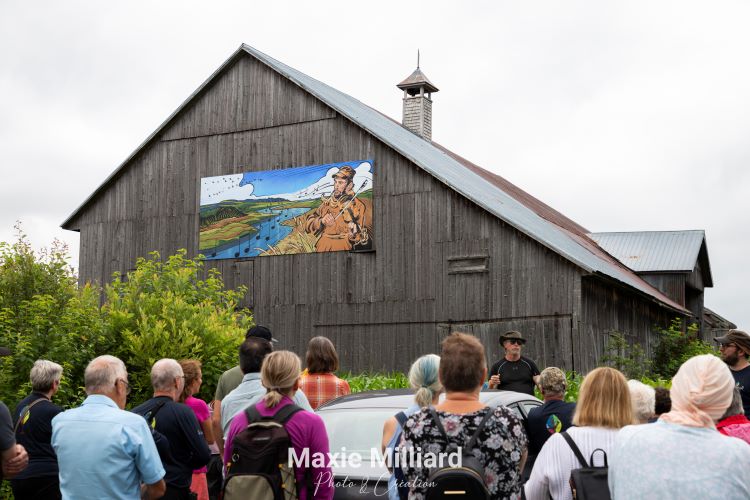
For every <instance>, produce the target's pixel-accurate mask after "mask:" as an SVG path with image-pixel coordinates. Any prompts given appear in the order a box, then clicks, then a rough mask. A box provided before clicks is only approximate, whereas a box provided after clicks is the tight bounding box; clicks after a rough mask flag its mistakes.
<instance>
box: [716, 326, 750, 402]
mask: <svg viewBox="0 0 750 500" xmlns="http://www.w3.org/2000/svg"><path fill="white" fill-rule="evenodd" d="M714 340H715V341H716V342H718V344H719V351H720V352H721V359H722V360H723V361H724V362H725V363H726V364H727V365H729V371H731V372H732V376H733V377H734V381H735V383H736V384H737V387H738V388H739V389H740V395H741V396H742V407H743V408H744V410H745V415H750V362H748V360H747V357H748V355H750V335H748V334H747V333H745V332H743V331H740V330H729V331H728V332H727V334H726V335H724V336H722V337H714Z"/></svg>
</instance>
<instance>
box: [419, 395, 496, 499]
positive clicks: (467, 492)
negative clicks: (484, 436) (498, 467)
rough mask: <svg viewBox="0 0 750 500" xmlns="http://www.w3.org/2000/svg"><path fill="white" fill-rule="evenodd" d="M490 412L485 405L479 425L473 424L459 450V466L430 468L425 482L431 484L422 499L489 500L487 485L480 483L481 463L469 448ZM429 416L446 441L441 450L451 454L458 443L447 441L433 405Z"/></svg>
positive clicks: (482, 481)
mask: <svg viewBox="0 0 750 500" xmlns="http://www.w3.org/2000/svg"><path fill="white" fill-rule="evenodd" d="M492 413H493V410H492V408H488V409H487V413H486V414H485V415H484V418H483V419H482V422H481V423H480V424H479V427H477V430H476V432H474V435H473V436H471V439H469V442H468V443H466V446H464V447H463V448H462V449H461V466H460V467H451V466H449V465H445V466H443V467H436V468H433V469H431V470H430V475H429V477H428V479H427V483H428V484H431V486H430V487H429V488H428V489H427V496H426V497H425V498H426V500H438V499H444V498H447V499H458V498H468V499H471V500H481V499H487V500H489V498H490V492H489V490H488V489H487V485H485V484H484V466H483V465H482V464H481V462H480V461H479V460H477V458H476V457H475V456H474V455H473V454H472V453H471V450H473V449H474V446H475V445H476V443H477V438H478V437H479V434H480V433H481V432H482V431H483V430H484V426H485V424H486V423H487V420H488V419H489V417H490V415H491V414H492ZM430 415H432V418H433V420H435V423H436V424H437V428H438V430H439V431H440V434H441V435H442V436H443V439H445V441H446V442H447V443H448V446H446V448H445V450H444V451H445V452H446V453H455V452H456V451H457V450H458V446H457V445H456V444H455V443H451V442H450V440H448V435H447V434H446V433H445V428H444V427H443V424H442V422H440V417H438V414H437V412H435V409H434V408H430Z"/></svg>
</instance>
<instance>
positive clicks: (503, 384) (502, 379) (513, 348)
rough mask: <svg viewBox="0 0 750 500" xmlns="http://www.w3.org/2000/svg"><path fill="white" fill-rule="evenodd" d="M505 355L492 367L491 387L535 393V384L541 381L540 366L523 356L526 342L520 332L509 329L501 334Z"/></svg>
mask: <svg viewBox="0 0 750 500" xmlns="http://www.w3.org/2000/svg"><path fill="white" fill-rule="evenodd" d="M500 343H501V344H502V346H503V349H505V357H504V358H503V359H501V360H500V361H498V362H497V363H495V364H494V365H492V368H491V369H490V372H489V373H490V380H489V387H490V389H501V390H504V391H516V392H523V393H526V394H529V395H531V396H533V395H534V385H536V384H538V383H539V368H537V366H536V364H535V363H534V362H533V361H531V360H530V359H529V358H527V357H524V356H521V348H522V346H523V345H524V344H525V343H526V339H525V338H523V336H522V335H521V333H520V332H516V331H513V330H511V331H509V332H505V333H504V334H502V335H501V336H500Z"/></svg>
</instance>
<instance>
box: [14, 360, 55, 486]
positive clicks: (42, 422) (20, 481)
mask: <svg viewBox="0 0 750 500" xmlns="http://www.w3.org/2000/svg"><path fill="white" fill-rule="evenodd" d="M62 372H63V367H62V366H60V365H59V364H57V363H53V362H52V361H47V360H45V359H39V360H37V361H36V362H34V366H32V367H31V373H30V374H29V378H30V379H31V390H32V393H31V394H29V395H28V396H26V397H25V398H24V399H22V400H21V402H20V403H18V405H17V406H16V409H15V411H14V412H13V421H14V422H16V440H17V441H18V443H19V444H22V445H23V446H24V447H25V448H26V451H28V453H29V466H28V467H26V469H25V470H24V471H23V472H21V473H20V474H18V475H17V476H16V477H15V478H13V480H12V481H11V485H12V486H13V496H14V497H15V498H16V500H24V499H27V498H28V499H37V498H45V499H50V500H53V499H57V498H62V495H61V493H60V479H59V477H58V473H59V470H58V467H57V455H56V454H55V450H54V449H53V448H52V444H51V440H52V419H53V418H55V416H56V415H57V414H58V413H60V412H62V411H63V410H62V408H60V407H59V406H57V405H56V404H53V403H52V401H51V400H52V397H53V396H54V395H55V394H56V393H57V391H58V389H59V388H60V380H61V379H62Z"/></svg>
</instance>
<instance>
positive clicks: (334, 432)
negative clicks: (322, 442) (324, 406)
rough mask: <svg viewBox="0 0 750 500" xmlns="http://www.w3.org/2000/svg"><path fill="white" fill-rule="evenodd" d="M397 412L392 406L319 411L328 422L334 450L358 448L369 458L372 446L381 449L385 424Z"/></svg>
mask: <svg viewBox="0 0 750 500" xmlns="http://www.w3.org/2000/svg"><path fill="white" fill-rule="evenodd" d="M396 413H398V410H397V409H393V408H385V409H380V408H378V409H373V408H358V409H356V410H354V409H352V410H331V411H321V412H320V413H318V415H319V416H320V418H322V419H323V422H324V423H325V424H326V430H327V431H328V442H329V445H330V448H331V453H340V452H342V451H346V453H355V452H356V453H359V454H361V455H362V457H363V459H368V458H369V457H370V453H371V450H372V449H373V448H375V449H376V450H378V452H380V441H381V439H382V436H383V424H384V423H385V421H386V420H388V419H389V418H391V417H392V416H393V415H395V414H396Z"/></svg>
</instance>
